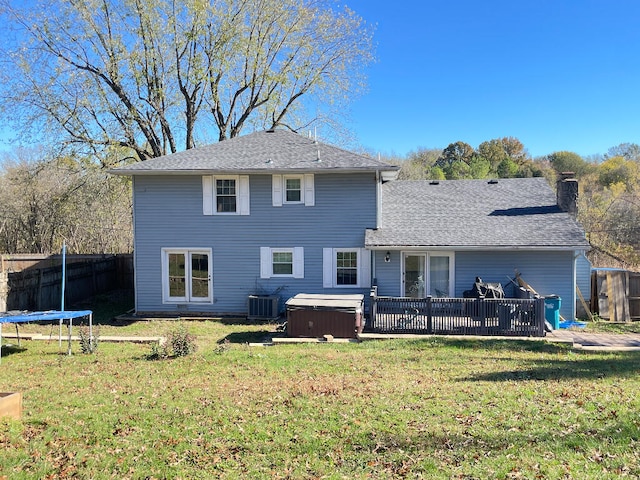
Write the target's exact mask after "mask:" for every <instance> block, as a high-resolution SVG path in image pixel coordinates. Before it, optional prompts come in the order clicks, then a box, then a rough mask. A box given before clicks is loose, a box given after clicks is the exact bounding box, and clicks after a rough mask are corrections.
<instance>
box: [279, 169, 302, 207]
mask: <svg viewBox="0 0 640 480" xmlns="http://www.w3.org/2000/svg"><path fill="white" fill-rule="evenodd" d="M287 180H300V200H287ZM282 203H283V204H285V205H286V204H294V205H295V204H300V203H304V175H283V176H282Z"/></svg>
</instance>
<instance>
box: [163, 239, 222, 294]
mask: <svg viewBox="0 0 640 480" xmlns="http://www.w3.org/2000/svg"><path fill="white" fill-rule="evenodd" d="M161 252H162V260H161V262H162V303H164V304H167V303H172V304H175V303H198V304H202V303H213V281H212V274H213V252H212V249H211V248H162V249H161ZM172 253H175V254H181V255H185V256H186V257H187V258H186V259H185V261H186V263H185V279H186V285H185V296H184V297H172V296H170V295H169V255H170V254H172ZM193 253H196V254H198V253H200V254H205V255H207V258H208V262H209V265H208V271H209V292H208V294H209V295H208V296H207V297H206V298H205V297H200V298H198V299H197V300H194V299H193V298H192V297H191V262H190V261H189V256H190V255H191V254H193Z"/></svg>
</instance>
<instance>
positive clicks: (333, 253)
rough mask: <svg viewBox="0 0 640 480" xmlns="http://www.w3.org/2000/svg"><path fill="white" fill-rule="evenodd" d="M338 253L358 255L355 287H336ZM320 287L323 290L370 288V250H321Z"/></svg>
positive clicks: (356, 248)
mask: <svg viewBox="0 0 640 480" xmlns="http://www.w3.org/2000/svg"><path fill="white" fill-rule="evenodd" d="M338 252H357V253H358V272H357V275H358V283H357V284H356V285H338V279H337V276H338V266H337V254H338ZM322 286H323V287H324V288H371V250H367V249H366V248H358V247H355V248H323V249H322Z"/></svg>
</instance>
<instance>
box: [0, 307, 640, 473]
mask: <svg viewBox="0 0 640 480" xmlns="http://www.w3.org/2000/svg"><path fill="white" fill-rule="evenodd" d="M178 325H186V327H187V329H188V331H189V332H190V333H192V334H194V335H195V336H196V337H197V344H198V351H197V352H196V353H195V354H192V355H190V356H187V357H181V358H170V359H165V360H149V359H148V358H147V357H148V354H149V353H150V346H149V345H139V344H132V343H127V344H110V343H100V344H99V348H98V352H97V354H95V355H83V354H79V353H78V354H74V355H73V356H71V357H69V356H66V355H64V354H62V353H61V352H60V350H59V347H58V342H57V338H55V339H54V340H52V341H51V342H46V341H23V344H22V347H23V348H22V349H15V348H4V349H3V352H2V353H3V356H2V364H0V391H4V392H11V391H20V392H22V393H23V396H24V405H23V407H24V413H23V419H22V420H21V421H15V420H8V419H3V420H0V450H1V452H2V454H1V455H0V478H4V477H6V478H9V479H20V478H29V479H32V478H52V479H53V478H95V479H100V478H118V479H123V478H131V479H139V478H157V479H160V478H183V479H199V478H202V479H210V478H227V479H235V478H252V479H253V478H256V479H261V478H265V479H267V478H268V479H271V478H301V479H312V478H314V479H315V478H331V479H342V478H345V479H351V478H363V479H364V478H371V479H380V478H383V479H384V478H460V479H463V478H464V479H471V478H481V479H484V478H499V479H513V478H530V479H537V478H552V479H555V478H576V479H583V478H594V479H595V478H597V479H606V478H620V477H624V476H627V477H628V478H638V476H640V415H639V413H638V412H640V395H639V393H640V378H639V375H638V371H639V370H640V352H620V353H588V352H583V351H574V350H572V349H571V348H570V347H567V346H563V345H552V344H547V343H545V342H540V341H533V342H521V341H503V340H493V341H480V340H472V339H464V338H460V339H457V340H456V339H439V338H436V339H433V338H428V339H423V340H411V341H402V340H388V341H368V342H363V343H360V344H335V343H333V344H306V345H278V346H275V347H267V348H259V347H249V346H248V345H247V344H246V343H244V342H250V341H257V340H260V339H262V338H263V337H264V336H265V335H266V334H268V333H269V331H270V330H272V329H273V328H274V326H273V325H252V324H245V323H242V322H241V321H238V322H234V321H224V322H223V321H213V320H208V321H190V322H186V321H180V322H177V321H151V322H135V323H132V324H128V325H121V326H117V325H112V326H110V325H103V326H102V327H101V328H100V334H101V335H117V334H119V335H166V334H167V333H169V332H170V331H172V330H174V329H175V328H176V326H178ZM28 328H29V329H40V331H42V332H43V333H44V332H47V333H48V332H49V331H50V330H51V327H50V326H33V325H30V326H28ZM56 328H57V327H56ZM7 331H9V329H8V328H7ZM54 337H55V335H54ZM74 351H75V352H79V346H78V345H77V344H74ZM63 352H64V346H63Z"/></svg>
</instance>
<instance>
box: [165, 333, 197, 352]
mask: <svg viewBox="0 0 640 480" xmlns="http://www.w3.org/2000/svg"><path fill="white" fill-rule="evenodd" d="M167 344H168V345H169V346H170V347H171V350H172V351H173V356H174V357H185V356H187V355H189V354H191V353H194V352H195V351H196V350H197V348H198V347H197V345H196V337H195V336H193V335H191V334H190V333H189V332H187V329H186V327H185V326H184V325H182V326H180V327H178V328H176V329H175V330H172V331H171V332H169V335H168V336H167Z"/></svg>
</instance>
